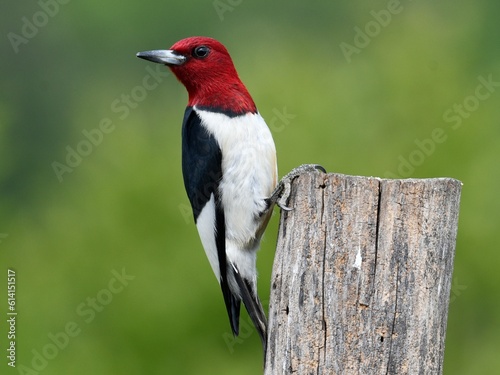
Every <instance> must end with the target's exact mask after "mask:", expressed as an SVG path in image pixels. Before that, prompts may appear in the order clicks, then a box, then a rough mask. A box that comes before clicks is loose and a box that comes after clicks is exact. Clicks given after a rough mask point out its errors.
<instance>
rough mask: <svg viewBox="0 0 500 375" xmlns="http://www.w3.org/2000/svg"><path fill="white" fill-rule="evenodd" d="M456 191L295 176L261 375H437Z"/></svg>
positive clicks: (457, 186)
mask: <svg viewBox="0 0 500 375" xmlns="http://www.w3.org/2000/svg"><path fill="white" fill-rule="evenodd" d="M460 191H461V183H460V181H457V180H454V179H450V178H435V179H408V180H385V179H378V178H367V177H354V176H345V175H339V174H324V173H321V172H314V173H308V174H302V175H300V176H299V177H297V178H296V179H295V181H294V182H293V185H292V193H291V196H290V201H289V206H290V207H293V208H294V209H293V210H292V211H289V212H285V211H283V212H282V214H281V219H280V229H279V234H278V245H277V250H276V255H275V260H274V266H273V275H272V286H271V297H270V310H269V336H268V351H267V356H266V366H265V374H266V375H278V374H297V375H305V374H328V375H330V374H332V375H333V374H339V375H350V374H363V375H364V374H367V375H371V374H398V375H402V374H425V375H429V374H441V373H442V367H443V354H444V339H445V331H446V321H447V315H448V301H449V296H450V286H451V277H452V271H453V258H454V253H455V240H456V233H457V221H458V210H459V201H460Z"/></svg>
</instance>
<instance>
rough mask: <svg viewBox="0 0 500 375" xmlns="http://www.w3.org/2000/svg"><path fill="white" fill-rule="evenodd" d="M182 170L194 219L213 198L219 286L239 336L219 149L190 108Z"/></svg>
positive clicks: (186, 121)
mask: <svg viewBox="0 0 500 375" xmlns="http://www.w3.org/2000/svg"><path fill="white" fill-rule="evenodd" d="M182 173H183V176H184V186H185V188H186V192H187V195H188V198H189V201H190V202H191V207H192V209H193V216H194V220H195V222H196V221H197V219H198V216H199V215H200V212H201V211H202V210H203V208H204V207H205V205H206V204H207V203H208V201H210V198H211V196H212V194H213V195H214V199H215V243H216V246H217V256H218V260H219V270H220V280H219V281H220V286H221V289H222V294H223V296H224V302H225V304H226V309H227V313H228V316H229V320H230V322H231V329H232V331H233V333H234V334H235V335H238V330H239V316H240V304H241V302H240V299H239V298H238V297H237V296H235V295H233V294H232V293H231V290H230V288H229V284H228V279H227V272H228V268H227V259H226V225H225V217H224V210H223V207H222V202H221V199H220V196H219V190H218V187H219V183H220V181H221V179H222V152H221V149H220V147H219V145H218V144H217V141H216V140H215V138H214V137H213V135H212V134H210V133H209V132H208V130H207V129H206V128H205V127H203V125H202V124H201V119H200V117H199V116H198V115H197V113H196V112H195V111H194V109H193V108H192V107H187V108H186V112H185V113H184V121H183V123H182Z"/></svg>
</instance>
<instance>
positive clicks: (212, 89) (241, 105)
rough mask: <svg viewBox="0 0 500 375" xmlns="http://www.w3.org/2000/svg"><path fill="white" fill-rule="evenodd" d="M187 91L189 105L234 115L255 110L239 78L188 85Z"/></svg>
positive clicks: (254, 111)
mask: <svg viewBox="0 0 500 375" xmlns="http://www.w3.org/2000/svg"><path fill="white" fill-rule="evenodd" d="M188 93H189V103H188V105H189V106H197V107H200V108H205V109H208V110H212V111H216V112H224V113H227V114H230V115H234V116H237V115H241V114H245V113H249V112H250V113H256V112H257V108H256V106H255V103H254V101H253V99H252V97H251V96H250V93H249V92H248V90H247V89H246V87H245V85H243V83H242V82H241V81H240V80H239V79H238V80H233V81H232V82H231V81H224V82H211V83H210V84H207V85H201V86H198V87H189V88H188Z"/></svg>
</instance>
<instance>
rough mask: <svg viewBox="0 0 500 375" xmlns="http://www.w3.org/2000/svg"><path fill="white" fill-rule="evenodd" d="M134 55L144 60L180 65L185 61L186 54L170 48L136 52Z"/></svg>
mask: <svg viewBox="0 0 500 375" xmlns="http://www.w3.org/2000/svg"><path fill="white" fill-rule="evenodd" d="M136 56H137V57H139V58H141V59H144V60H149V61H152V62H155V63H158V64H165V65H182V64H184V63H185V62H186V56H183V55H181V54H180V53H177V52H175V51H173V50H170V49H167V50H161V49H157V50H153V51H144V52H138V53H137V54H136Z"/></svg>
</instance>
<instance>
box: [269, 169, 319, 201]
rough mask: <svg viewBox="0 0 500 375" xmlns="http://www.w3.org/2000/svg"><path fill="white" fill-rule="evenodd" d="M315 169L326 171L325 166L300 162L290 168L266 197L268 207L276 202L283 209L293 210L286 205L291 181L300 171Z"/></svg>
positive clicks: (312, 170) (305, 171)
mask: <svg viewBox="0 0 500 375" xmlns="http://www.w3.org/2000/svg"><path fill="white" fill-rule="evenodd" d="M317 171H320V172H323V173H326V170H325V168H323V167H322V166H321V165H319V164H302V165H301V166H299V167H297V168H294V169H292V170H291V171H290V172H289V173H287V174H286V175H285V176H284V177H283V178H282V179H281V181H280V182H279V183H278V186H276V189H274V191H273V192H272V194H271V196H270V197H269V198H268V199H267V201H268V205H269V207H271V206H272V205H273V204H276V205H277V206H278V207H279V208H281V209H282V210H284V211H291V210H293V208H292V207H288V206H287V202H288V198H289V197H290V193H291V190H292V181H293V180H294V179H295V178H296V177H298V176H299V175H301V174H302V173H307V172H317Z"/></svg>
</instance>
